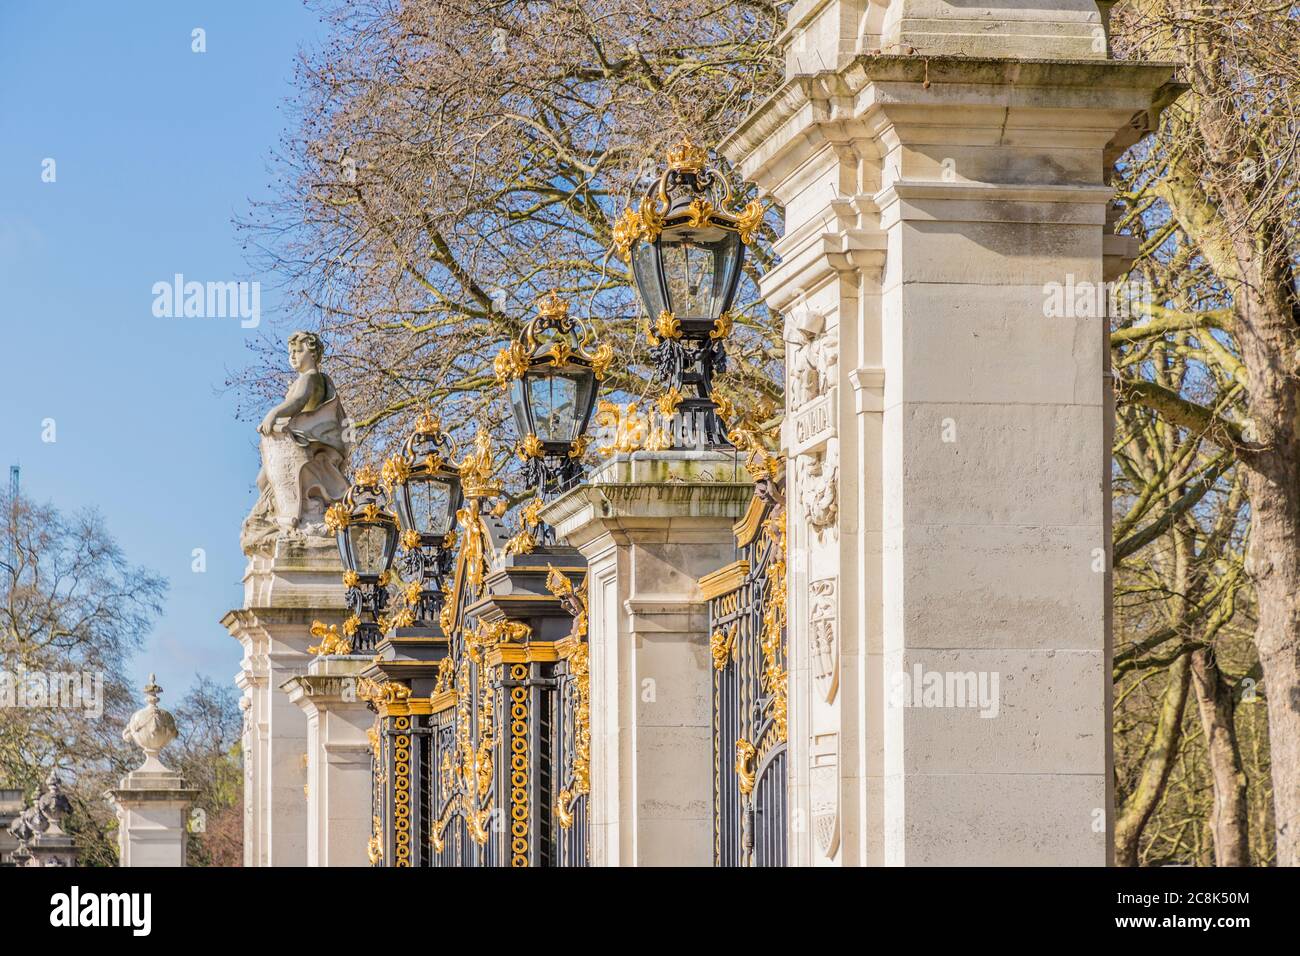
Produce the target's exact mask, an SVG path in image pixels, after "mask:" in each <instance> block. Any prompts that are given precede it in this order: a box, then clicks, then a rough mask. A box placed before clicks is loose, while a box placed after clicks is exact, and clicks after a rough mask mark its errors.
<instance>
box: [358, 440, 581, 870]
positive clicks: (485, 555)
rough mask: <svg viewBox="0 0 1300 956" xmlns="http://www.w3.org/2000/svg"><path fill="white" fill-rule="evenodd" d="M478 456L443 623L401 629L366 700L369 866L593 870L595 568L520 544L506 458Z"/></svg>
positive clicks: (565, 551) (558, 550)
mask: <svg viewBox="0 0 1300 956" xmlns="http://www.w3.org/2000/svg"><path fill="white" fill-rule="evenodd" d="M480 444H481V445H482V446H483V447H487V446H486V444H485V443H480ZM480 457H482V456H480ZM473 459H474V456H471V457H470V458H467V459H466V461H465V462H464V463H462V464H461V470H462V475H463V476H464V489H465V498H466V503H465V506H464V507H463V508H462V509H461V511H460V512H459V514H458V515H457V521H458V527H459V529H460V534H459V551H458V554H457V556H456V563H455V570H454V576H453V579H452V580H451V581H449V582H448V585H447V587H446V600H445V601H444V603H443V607H442V612H441V615H440V619H439V626H438V627H437V628H430V629H427V630H423V631H422V630H418V629H415V628H406V629H403V628H397V629H396V630H395V631H394V632H393V633H392V635H391V636H389V637H387V638H385V639H384V640H383V641H381V642H380V644H379V651H380V653H379V656H378V657H376V659H375V663H374V665H373V666H372V668H371V669H370V670H369V671H368V672H367V676H368V679H366V680H364V681H363V686H362V688H361V695H362V696H364V697H365V698H366V699H367V700H368V701H369V702H370V704H371V706H372V707H373V708H374V709H375V711H376V713H377V719H376V727H375V729H374V731H372V735H371V745H372V750H373V753H374V763H373V766H374V772H373V773H374V775H373V787H374V800H375V808H374V814H373V818H374V832H373V834H372V836H371V840H370V846H369V858H370V861H371V863H372V865H377V866H398V867H401V866H441V867H466V866H520V867H522V866H585V865H586V863H587V826H586V799H587V792H588V790H589V782H588V779H589V773H588V769H587V760H588V753H589V749H590V730H589V706H588V684H587V676H586V675H587V670H586V661H587V653H586V652H587V643H586V642H587V633H586V631H587V628H586V599H585V574H586V568H585V566H584V562H583V561H582V559H581V557H580V556H579V555H577V553H576V552H574V551H573V550H572V549H569V548H562V547H558V546H549V547H542V546H537V545H536V544H533V545H532V546H531V547H526V548H519V547H507V545H508V544H509V542H510V540H511V537H510V536H509V535H508V534H507V533H506V531H505V529H504V527H503V526H502V524H501V522H500V520H499V519H498V518H497V517H496V516H495V513H494V512H492V511H490V510H486V509H485V507H484V504H485V501H486V499H489V498H490V497H492V496H493V495H495V494H496V493H497V492H498V491H499V489H497V488H495V486H493V485H492V483H491V481H490V478H489V476H490V474H491V472H490V458H486V457H485V458H484V460H483V461H481V462H475V461H474V460H473ZM575 581H576V582H578V583H577V584H575Z"/></svg>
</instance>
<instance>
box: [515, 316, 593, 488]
mask: <svg viewBox="0 0 1300 956" xmlns="http://www.w3.org/2000/svg"><path fill="white" fill-rule="evenodd" d="M594 344H595V336H594V335H593V334H592V332H591V330H590V329H589V328H588V327H587V326H586V325H585V324H584V323H583V322H582V321H581V320H580V319H577V318H575V317H574V316H571V315H569V306H568V304H567V303H566V302H565V301H564V300H563V299H561V298H560V297H559V296H558V295H557V294H556V293H555V292H550V293H548V294H547V295H544V296H542V297H541V298H540V299H538V300H537V315H536V317H534V318H533V319H532V320H531V321H530V322H529V323H528V324H527V325H526V326H524V329H523V331H522V332H521V333H520V335H519V337H518V338H516V339H515V341H513V342H512V343H510V345H509V346H507V347H506V348H504V349H502V350H501V351H500V352H499V353H498V354H497V357H496V360H495V362H494V363H493V368H494V369H495V371H496V377H497V383H498V384H499V385H500V386H501V387H502V388H508V389H509V390H510V405H511V410H512V411H513V413H514V418H515V427H516V428H518V430H519V435H520V441H519V455H520V457H521V458H523V460H524V467H525V475H526V480H527V481H528V483H529V484H530V485H532V486H533V487H534V488H535V489H536V490H537V495H538V497H539V498H546V497H548V496H551V495H554V494H558V493H559V492H562V491H565V490H566V489H568V488H570V487H572V486H573V485H574V484H576V483H577V481H578V480H579V479H580V478H581V476H582V455H583V453H584V452H585V451H586V448H587V442H588V440H589V439H588V436H587V434H586V431H587V425H588V423H589V422H590V421H591V412H592V409H593V408H594V407H595V404H596V383H597V382H599V381H601V380H602V379H604V377H605V373H606V372H607V371H608V369H609V366H610V364H611V363H612V362H613V361H614V349H613V347H612V346H611V345H609V344H608V343H605V344H603V345H601V346H599V347H598V348H595V350H594V351H589V349H591V347H592V346H593V345H594Z"/></svg>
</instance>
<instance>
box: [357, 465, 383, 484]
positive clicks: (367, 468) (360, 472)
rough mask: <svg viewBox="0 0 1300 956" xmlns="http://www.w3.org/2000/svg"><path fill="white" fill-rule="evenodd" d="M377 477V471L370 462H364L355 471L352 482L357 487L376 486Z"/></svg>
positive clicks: (377, 482)
mask: <svg viewBox="0 0 1300 956" xmlns="http://www.w3.org/2000/svg"><path fill="white" fill-rule="evenodd" d="M379 477H380V476H379V469H378V468H376V467H375V466H374V465H373V464H371V463H370V462H366V463H365V464H364V465H362V466H361V467H360V468H358V469H357V473H356V474H355V475H354V476H353V481H354V482H355V483H356V484H358V485H377V484H379Z"/></svg>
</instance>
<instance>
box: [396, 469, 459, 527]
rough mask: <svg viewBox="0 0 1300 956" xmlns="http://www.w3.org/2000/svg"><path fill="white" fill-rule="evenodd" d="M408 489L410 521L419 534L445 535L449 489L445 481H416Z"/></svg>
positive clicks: (449, 497) (449, 496)
mask: <svg viewBox="0 0 1300 956" xmlns="http://www.w3.org/2000/svg"><path fill="white" fill-rule="evenodd" d="M407 487H408V489H409V490H408V493H409V494H410V496H411V521H412V522H413V523H414V526H415V530H416V531H418V532H419V533H420V534H428V535H438V534H446V533H447V524H448V514H447V512H448V510H449V505H450V499H451V488H449V487H448V486H447V483H446V482H445V481H437V480H432V479H430V480H425V481H420V480H418V479H415V480H412V481H411V482H410V483H409V485H408V486H407Z"/></svg>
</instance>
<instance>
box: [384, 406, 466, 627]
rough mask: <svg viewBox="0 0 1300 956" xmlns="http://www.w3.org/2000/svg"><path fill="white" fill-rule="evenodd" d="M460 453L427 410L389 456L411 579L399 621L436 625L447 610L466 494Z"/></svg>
mask: <svg viewBox="0 0 1300 956" xmlns="http://www.w3.org/2000/svg"><path fill="white" fill-rule="evenodd" d="M455 454H456V443H455V442H454V441H452V439H451V436H450V435H447V434H446V433H444V432H443V430H442V423H441V422H440V421H439V420H438V419H437V418H435V417H434V416H433V415H432V414H430V413H429V412H427V411H426V412H425V413H424V414H422V415H421V416H420V418H419V419H418V420H417V421H416V423H415V430H414V431H413V432H412V433H411V435H410V437H408V438H407V439H406V442H405V443H404V444H403V446H402V450H401V451H400V452H398V453H397V454H395V455H393V456H392V457H391V458H389V459H388V460H387V461H386V462H384V468H383V474H382V478H383V482H384V485H385V487H387V489H388V493H389V494H390V495H391V496H392V498H393V502H394V503H395V504H396V506H397V516H398V519H399V521H400V527H401V538H400V541H401V545H402V549H403V551H402V574H403V575H404V576H405V577H407V578H410V579H411V584H410V585H408V587H407V591H406V595H405V596H406V604H407V607H406V609H405V610H403V611H401V612H399V613H398V615H397V616H396V617H395V618H394V621H393V623H394V624H395V625H396V626H398V627H411V626H415V627H422V628H424V627H433V626H434V623H435V622H436V621H437V620H438V613H439V612H440V611H441V610H442V605H443V601H444V586H445V584H446V582H447V580H448V576H449V575H450V574H451V570H452V565H453V561H454V558H455V547H456V527H455V526H456V512H457V511H458V510H459V508H460V505H461V498H462V493H461V485H460V470H459V469H458V468H457V467H456V466H455V465H454V464H452V462H453V460H454V457H455Z"/></svg>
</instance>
